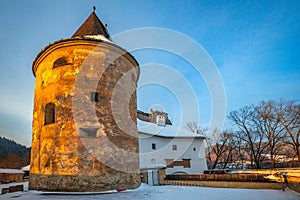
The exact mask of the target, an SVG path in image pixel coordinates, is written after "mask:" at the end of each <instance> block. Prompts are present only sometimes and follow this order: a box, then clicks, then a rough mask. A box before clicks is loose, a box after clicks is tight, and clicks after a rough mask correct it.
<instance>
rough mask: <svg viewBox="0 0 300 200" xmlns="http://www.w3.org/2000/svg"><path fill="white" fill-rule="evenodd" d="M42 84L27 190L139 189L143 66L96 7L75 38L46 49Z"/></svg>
mask: <svg viewBox="0 0 300 200" xmlns="http://www.w3.org/2000/svg"><path fill="white" fill-rule="evenodd" d="M32 70H33V74H34V76H35V77H36V81H35V92H34V108H33V126H32V150H31V168H30V181H29V189H34V190H42V191H73V192H74V191H75V192H76V191H78V192H81V191H85V192H86V191H91V192H94V191H104V190H112V189H118V188H127V189H130V188H137V187H138V186H139V185H140V176H139V172H140V169H139V154H138V152H139V144H138V131H137V124H136V120H137V100H136V99H137V98H136V87H137V80H138V78H139V65H138V63H137V61H136V60H135V59H134V57H133V56H132V55H131V54H130V53H128V52H126V51H125V50H124V49H122V48H121V47H119V46H118V45H116V44H114V43H113V42H112V41H111V39H110V35H109V33H108V31H107V29H106V26H104V25H103V23H102V22H101V21H100V20H99V18H98V17H97V16H96V14H95V8H94V10H93V12H92V13H91V14H90V16H89V17H88V18H87V19H86V21H85V22H84V23H83V24H82V25H81V27H80V28H79V29H78V30H77V31H76V32H75V33H74V35H73V36H72V37H71V38H68V39H62V40H59V41H56V42H54V43H51V44H49V45H48V46H46V47H45V48H44V49H42V51H41V52H40V53H39V54H38V55H37V56H36V58H35V60H34V61H33V65H32Z"/></svg>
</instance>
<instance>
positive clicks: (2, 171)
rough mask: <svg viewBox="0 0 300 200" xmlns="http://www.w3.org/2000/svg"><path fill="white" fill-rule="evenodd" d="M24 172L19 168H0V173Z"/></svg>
mask: <svg viewBox="0 0 300 200" xmlns="http://www.w3.org/2000/svg"><path fill="white" fill-rule="evenodd" d="M23 173H24V172H23V171H22V170H19V169H0V174H23Z"/></svg>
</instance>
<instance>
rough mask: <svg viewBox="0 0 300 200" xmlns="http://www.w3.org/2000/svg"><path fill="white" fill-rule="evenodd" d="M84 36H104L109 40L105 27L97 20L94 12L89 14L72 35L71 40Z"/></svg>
mask: <svg viewBox="0 0 300 200" xmlns="http://www.w3.org/2000/svg"><path fill="white" fill-rule="evenodd" d="M86 35H104V36H105V37H106V38H107V39H110V38H109V34H108V32H107V30H106V27H105V26H104V25H103V24H102V22H101V21H100V20H99V18H98V17H97V15H96V14H95V12H92V13H91V14H90V16H89V17H88V18H87V19H86V20H85V22H84V23H83V24H82V25H81V26H80V27H79V29H78V30H77V31H76V32H75V33H74V35H73V36H72V38H75V37H83V36H86Z"/></svg>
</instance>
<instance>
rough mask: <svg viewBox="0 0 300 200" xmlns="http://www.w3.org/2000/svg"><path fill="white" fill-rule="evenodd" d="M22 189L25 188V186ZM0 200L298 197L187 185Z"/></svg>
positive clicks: (38, 194)
mask: <svg viewBox="0 0 300 200" xmlns="http://www.w3.org/2000/svg"><path fill="white" fill-rule="evenodd" d="M25 188H26V187H25ZM0 199H1V200H2V199H5V200H7V199H17V200H35V199H37V200H39V199H41V200H50V199H51V200H52V199H56V200H70V199H92V200H93V199H111V200H119V199H123V200H126V199H128V200H135V199H145V200H161V199H163V200H164V199H172V200H199V199H204V200H205V199H209V200H235V199H237V200H269V199H270V200H294V199H295V200H296V199H300V194H299V193H296V192H294V191H291V190H286V191H284V192H283V191H280V190H252V189H227V188H207V187H191V186H149V185H146V184H142V185H141V186H140V187H139V188H138V189H136V190H128V191H126V192H119V193H117V192H110V193H103V194H84V193H81V194H72V195H71V194H62V193H60V194H58V193H42V192H37V191H27V192H15V193H8V194H4V195H0Z"/></svg>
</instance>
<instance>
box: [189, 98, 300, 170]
mask: <svg viewBox="0 0 300 200" xmlns="http://www.w3.org/2000/svg"><path fill="white" fill-rule="evenodd" d="M228 119H229V120H230V121H231V122H232V124H233V125H234V127H235V128H236V131H228V130H225V131H219V130H214V131H212V132H211V133H208V130H207V129H203V128H199V127H198V125H197V123H196V122H188V123H187V128H188V129H190V130H191V131H193V132H195V133H198V134H204V135H206V136H207V137H206V143H207V161H208V163H209V164H210V165H209V167H210V168H212V169H214V168H217V167H221V168H227V167H228V165H229V164H232V163H235V166H236V167H237V166H238V165H240V166H243V165H244V164H245V163H246V162H247V161H248V162H250V168H256V169H261V168H275V167H295V166H300V164H299V162H300V144H299V140H300V138H299V137H300V128H299V127H300V104H297V103H296V101H285V100H280V101H274V100H269V101H261V102H259V103H258V105H250V106H245V107H243V108H241V109H239V110H233V111H231V112H230V113H229V116H228Z"/></svg>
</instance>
